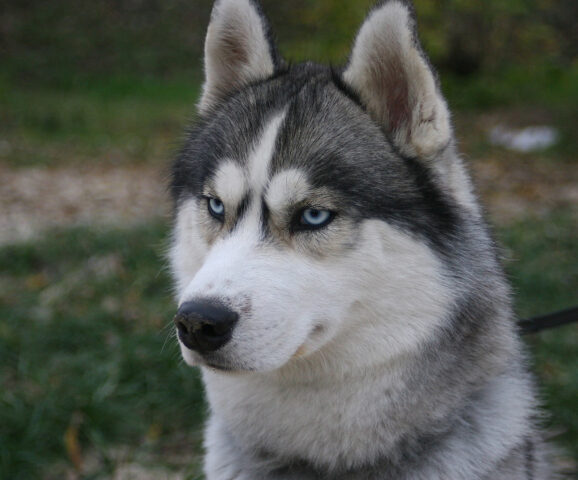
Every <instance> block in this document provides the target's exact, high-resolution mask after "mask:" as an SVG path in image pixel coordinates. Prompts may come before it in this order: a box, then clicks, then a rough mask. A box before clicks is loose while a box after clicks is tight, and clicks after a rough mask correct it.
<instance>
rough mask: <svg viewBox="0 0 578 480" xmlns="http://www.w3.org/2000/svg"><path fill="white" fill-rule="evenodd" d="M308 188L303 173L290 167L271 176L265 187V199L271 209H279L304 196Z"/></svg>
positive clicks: (296, 201)
mask: <svg viewBox="0 0 578 480" xmlns="http://www.w3.org/2000/svg"><path fill="white" fill-rule="evenodd" d="M310 189H311V186H310V184H309V181H308V179H307V176H306V175H305V173H304V172H302V171H300V170H297V169H294V168H291V169H289V170H283V171H281V172H279V173H277V174H276V175H274V176H273V178H272V179H271V181H270V182H269V185H268V187H267V191H266V193H265V200H266V201H267V205H268V207H269V208H270V209H271V210H274V211H281V210H282V209H283V207H285V206H287V205H291V204H295V203H298V202H300V201H302V200H303V199H304V198H306V197H307V195H308V193H309V192H310Z"/></svg>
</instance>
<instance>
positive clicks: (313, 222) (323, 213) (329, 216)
mask: <svg viewBox="0 0 578 480" xmlns="http://www.w3.org/2000/svg"><path fill="white" fill-rule="evenodd" d="M331 220H333V212H331V211H329V210H319V209H317V208H306V209H305V210H303V211H302V212H301V218H300V220H299V221H300V223H301V225H303V226H305V227H309V228H321V227H324V226H325V225H327V224H328V223H329V222H331Z"/></svg>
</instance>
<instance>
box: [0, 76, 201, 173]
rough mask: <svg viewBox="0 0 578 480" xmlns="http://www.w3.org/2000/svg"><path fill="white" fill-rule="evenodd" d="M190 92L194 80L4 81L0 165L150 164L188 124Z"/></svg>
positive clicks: (0, 104)
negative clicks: (48, 84)
mask: <svg viewBox="0 0 578 480" xmlns="http://www.w3.org/2000/svg"><path fill="white" fill-rule="evenodd" d="M0 78H1V77H0ZM198 85H199V81H198V79H197V78H190V79H188V78H184V79H181V80H173V81H160V80H154V79H151V78H144V79H140V78H129V77H112V78H108V79H102V78H101V79H98V80H96V79H95V80H93V81H92V82H86V83H83V84H80V85H75V86H74V87H73V88H71V89H60V88H44V87H42V86H38V85H33V86H30V85H28V86H26V85H17V84H15V83H13V82H9V81H8V80H7V79H4V81H0V124H2V126H3V128H2V133H1V134H0V141H1V144H0V162H3V163H5V164H7V165H11V166H18V167H21V166H54V165H80V164H95V163H100V164H105V165H119V164H121V163H133V164H134V163H142V162H145V163H146V162H148V163H152V162H155V161H158V160H159V157H160V158H162V157H164V156H165V155H166V152H167V151H169V150H171V148H172V147H173V145H174V142H175V138H176V136H177V135H178V132H181V131H182V129H183V125H185V124H186V123H187V120H188V119H189V118H191V117H192V115H193V112H194V105H195V102H196V99H197V96H198Z"/></svg>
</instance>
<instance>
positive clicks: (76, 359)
mask: <svg viewBox="0 0 578 480" xmlns="http://www.w3.org/2000/svg"><path fill="white" fill-rule="evenodd" d="M163 239H164V229H163V228H161V227H160V226H158V225H153V226H146V227H142V228H139V229H135V230H132V231H91V230H70V231H61V232H55V233H53V234H51V235H48V236H46V237H45V239H44V240H42V241H40V242H38V243H35V244H22V245H13V246H8V247H4V248H3V249H1V250H0V271H1V272H2V274H1V277H0V286H1V288H0V292H1V293H0V316H1V318H2V324H1V327H0V357H1V358H2V359H3V362H2V366H1V367H0V383H1V384H2V385H3V388H2V393H0V425H1V427H0V444H1V445H2V449H1V450H0V478H10V479H15V480H16V479H28V478H38V476H40V472H41V471H42V470H44V471H48V472H50V473H49V474H48V475H47V476H45V477H46V478H63V477H64V474H63V471H62V469H64V468H65V467H68V468H69V465H70V464H71V463H72V464H73V465H74V464H75V463H76V466H77V467H78V468H79V469H82V470H83V471H85V472H88V473H90V475H88V474H87V475H86V476H84V477H82V478H107V477H108V476H110V474H111V472H112V469H113V468H114V467H115V466H116V465H117V464H118V463H119V462H127V461H129V460H130V459H132V458H137V457H139V458H141V457H143V456H147V455H148V456H150V457H151V458H152V460H151V461H155V460H156V461H155V463H157V465H159V464H163V463H167V464H170V463H171V462H165V461H164V458H165V457H166V458H171V455H172V457H173V458H172V462H173V464H172V467H173V468H175V462H176V466H179V467H183V463H182V462H185V463H191V464H192V465H193V466H192V467H190V469H189V470H191V475H192V474H193V470H192V469H193V468H194V465H195V459H196V458H197V455H198V453H199V445H198V441H199V433H198V432H199V428H200V422H201V418H202V411H203V403H202V393H201V392H202V390H201V386H200V383H199V378H198V375H197V373H196V372H195V371H194V370H192V369H190V368H186V367H185V366H184V365H182V364H181V362H180V360H179V352H178V351H177V349H176V345H175V342H174V341H173V339H172V338H171V332H172V328H170V320H171V312H172V311H173V308H174V307H173V305H172V302H171V295H170V291H169V285H168V279H167V275H166V272H165V271H164V270H163V268H162V267H161V262H160V258H159V252H160V250H161V248H160V245H161V244H162V242H163ZM182 437H186V438H187V441H186V442H182V441H181V438H182ZM175 445H179V446H178V448H176V447H175ZM115 451H117V452H118V451H120V452H124V453H123V456H122V458H120V459H119V458H118V454H117V453H114V452H115ZM166 452H169V453H170V455H169V454H166ZM175 459H177V460H175ZM179 459H180V460H179ZM47 466H50V468H49V469H48V470H46V467H47ZM185 470H187V469H186V468H185ZM191 478H192V477H191Z"/></svg>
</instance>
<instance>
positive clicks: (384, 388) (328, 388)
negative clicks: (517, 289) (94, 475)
mask: <svg viewBox="0 0 578 480" xmlns="http://www.w3.org/2000/svg"><path fill="white" fill-rule="evenodd" d="M205 74H206V78H205V83H204V86H203V91H202V96H201V99H200V102H199V120H198V121H197V123H196V125H195V126H194V127H193V128H192V130H191V131H190V133H189V135H188V138H187V140H186V142H185V145H184V147H183V149H182V151H181V153H180V155H179V156H178V158H177V160H176V162H175V164H174V167H173V174H172V186H171V189H172V195H173V198H174V205H175V226H174V233H173V242H172V248H171V253H170V257H171V263H172V270H173V273H174V277H175V282H176V291H177V297H178V305H179V306H178V312H177V315H176V317H175V324H176V329H177V335H178V339H179V343H180V347H181V351H182V356H183V358H184V360H185V362H186V363H187V364H189V365H198V366H200V367H201V370H202V374H203V379H204V383H205V386H206V392H207V396H208V400H209V404H210V417H209V419H208V423H207V427H206V439H205V447H206V457H205V464H204V468H205V472H206V477H207V479H208V480H288V479H294V480H297V479H298V480H313V479H331V480H346V479H347V480H353V479H355V480H370V479H371V480H378V479H380V480H381V479H395V480H405V479H407V480H409V479H411V480H434V479H438V480H454V479H456V480H457V479H464V480H475V479H488V480H489V479H491V480H496V479H512V480H513V479H516V480H518V479H520V480H521V479H524V480H541V479H546V478H551V476H550V473H549V469H548V466H547V463H548V462H547V461H546V459H545V453H544V452H545V448H546V446H545V445H544V444H543V443H542V440H541V437H540V433H539V429H538V428H537V427H536V420H535V417H536V416H537V410H536V393H535V391H534V387H533V384H532V379H531V376H530V375H529V373H528V372H527V370H526V367H525V360H524V354H523V349H522V347H521V343H520V340H519V338H518V334H517V332H516V325H515V321H514V315H513V313H512V308H511V299H510V289H509V287H508V285H507V283H506V281H505V279H504V274H503V273H502V270H501V267H500V265H499V262H498V260H497V254H496V248H495V246H494V244H493V242H492V240H491V238H490V235H489V234H488V231H487V227H486V225H485V223H484V220H483V218H482V214H481V211H480V207H479V205H478V203H477V200H476V197H475V195H474V193H473V189H472V186H471V183H470V180H469V177H468V174H467V172H466V170H465V168H464V166H463V164H462V161H461V160H460V158H459V156H458V154H457V153H456V148H455V142H454V137H453V133H452V126H451V122H450V115H449V113H448V109H447V106H446V103H445V101H444V99H443V97H442V95H441V93H440V89H439V85H438V82H437V80H436V76H435V74H434V73H433V71H432V69H431V68H430V66H429V63H428V60H427V58H426V57H425V55H424V53H423V51H422V49H421V47H420V45H419V44H418V40H417V34H416V31H415V16H414V14H413V10H412V7H411V5H409V4H408V3H407V2H406V1H404V0H389V1H382V2H380V3H378V4H377V5H376V6H375V7H374V8H373V10H371V11H370V13H369V16H368V17H367V19H366V20H365V22H364V23H363V25H362V26H361V29H360V31H359V33H358V35H357V37H356V39H355V42H354V46H353V50H352V52H351V55H350V58H349V60H348V62H347V65H346V66H345V67H344V68H342V69H335V68H330V67H326V66H322V65H318V64H315V63H303V64H298V65H290V64H288V63H286V62H284V61H283V60H282V58H281V57H280V56H279V54H278V52H277V49H276V47H275V45H274V43H273V41H272V36H271V33H270V28H269V25H268V23H267V21H266V19H265V17H264V16H263V14H262V11H261V9H260V7H259V5H258V4H257V3H256V1H255V0H217V2H216V3H215V6H214V9H213V12H212V15H211V20H210V25H209V28H208V33H207V37H206V45H205Z"/></svg>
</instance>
